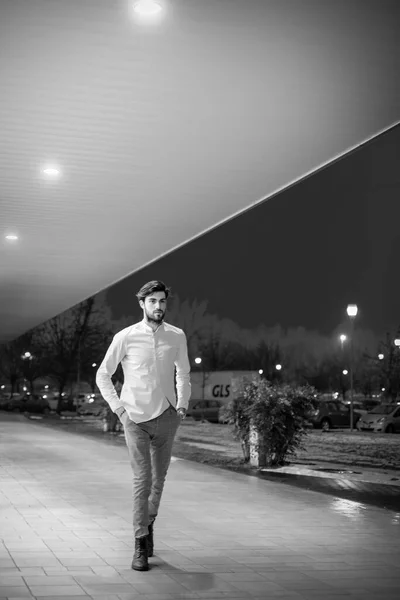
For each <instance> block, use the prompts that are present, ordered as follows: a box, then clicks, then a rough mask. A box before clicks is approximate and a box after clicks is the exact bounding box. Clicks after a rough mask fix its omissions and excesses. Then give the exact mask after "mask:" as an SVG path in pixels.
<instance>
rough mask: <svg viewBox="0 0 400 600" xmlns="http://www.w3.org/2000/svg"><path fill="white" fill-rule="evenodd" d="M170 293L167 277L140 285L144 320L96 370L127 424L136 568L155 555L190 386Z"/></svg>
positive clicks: (126, 333) (104, 391)
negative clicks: (119, 375)
mask: <svg viewBox="0 0 400 600" xmlns="http://www.w3.org/2000/svg"><path fill="white" fill-rule="evenodd" d="M169 293H170V290H169V289H168V288H167V287H166V286H165V284H164V283H163V282H162V281H150V282H149V283H146V284H145V285H144V286H143V287H142V288H141V289H140V290H139V292H138V293H137V294H136V296H137V298H138V300H139V304H140V307H141V308H142V309H143V320H142V321H140V322H139V323H136V324H134V325H132V326H130V327H127V328H125V329H123V330H122V331H120V332H118V333H117V334H116V335H115V336H114V338H113V340H112V342H111V345H110V347H109V348H108V350H107V352H106V355H105V357H104V360H103V362H102V363H101V365H100V367H99V370H98V371H97V374H96V383H97V386H98V388H99V390H100V392H101V394H102V396H103V398H104V399H105V400H106V401H107V402H108V404H109V405H110V407H111V410H112V411H113V412H115V413H116V414H117V415H118V417H119V419H120V421H121V423H122V424H123V426H124V431H125V439H126V444H127V447H128V452H129V457H130V463H131V467H132V472H133V529H134V535H135V554H134V557H133V561H132V569H135V570H137V571H147V570H148V568H149V564H148V557H149V556H153V547H154V540H153V524H154V520H155V518H156V517H157V514H158V508H159V505H160V500H161V495H162V491H163V488H164V482H165V478H166V475H167V471H168V467H169V464H170V461H171V454H172V445H173V441H174V437H175V434H176V432H177V429H178V425H179V423H180V421H181V420H182V419H184V418H185V416H186V410H187V407H188V404H189V398H190V391H191V385H190V364H189V359H188V353H187V343H186V336H185V334H184V332H183V331H182V329H178V328H177V327H174V326H173V325H169V324H168V323H165V322H164V317H165V312H166V308H167V299H168V296H169ZM119 363H121V365H122V369H123V372H124V384H123V386H122V390H121V395H120V397H118V394H117V392H116V390H115V388H114V385H113V383H112V380H111V377H112V375H113V374H114V373H115V371H116V369H117V367H118V364H119ZM175 368H176V391H177V398H176V395H175V386H174V383H175Z"/></svg>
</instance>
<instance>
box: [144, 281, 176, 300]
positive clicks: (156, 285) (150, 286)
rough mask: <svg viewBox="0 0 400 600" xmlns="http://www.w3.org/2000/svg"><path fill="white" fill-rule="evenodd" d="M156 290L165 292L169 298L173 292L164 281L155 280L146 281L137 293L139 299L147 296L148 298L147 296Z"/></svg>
mask: <svg viewBox="0 0 400 600" xmlns="http://www.w3.org/2000/svg"><path fill="white" fill-rule="evenodd" d="M154 292H165V297H166V298H168V296H169V295H170V294H171V290H170V288H168V287H167V286H166V285H165V283H163V282H162V281H157V280H154V281H149V282H148V283H145V284H144V285H143V286H142V287H141V288H140V290H139V291H138V293H137V294H136V298H137V299H138V300H139V301H140V300H144V299H145V298H147V296H150V295H151V294H153V293H154Z"/></svg>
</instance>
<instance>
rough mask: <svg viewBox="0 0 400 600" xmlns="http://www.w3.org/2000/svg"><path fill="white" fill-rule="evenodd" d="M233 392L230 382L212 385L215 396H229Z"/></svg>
mask: <svg viewBox="0 0 400 600" xmlns="http://www.w3.org/2000/svg"><path fill="white" fill-rule="evenodd" d="M230 394H231V385H230V383H227V384H223V383H217V384H216V385H214V386H213V387H212V396H213V398H229V396H230Z"/></svg>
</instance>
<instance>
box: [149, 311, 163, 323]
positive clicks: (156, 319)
mask: <svg viewBox="0 0 400 600" xmlns="http://www.w3.org/2000/svg"><path fill="white" fill-rule="evenodd" d="M164 317H165V312H162V311H161V312H160V314H157V315H154V313H149V312H148V310H146V318H147V320H148V321H149V322H150V323H155V324H156V325H159V324H160V323H162V322H163V320H164Z"/></svg>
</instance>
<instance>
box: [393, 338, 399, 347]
mask: <svg viewBox="0 0 400 600" xmlns="http://www.w3.org/2000/svg"><path fill="white" fill-rule="evenodd" d="M394 345H395V346H397V348H398V347H399V346H400V340H399V338H396V339H395V340H394Z"/></svg>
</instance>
